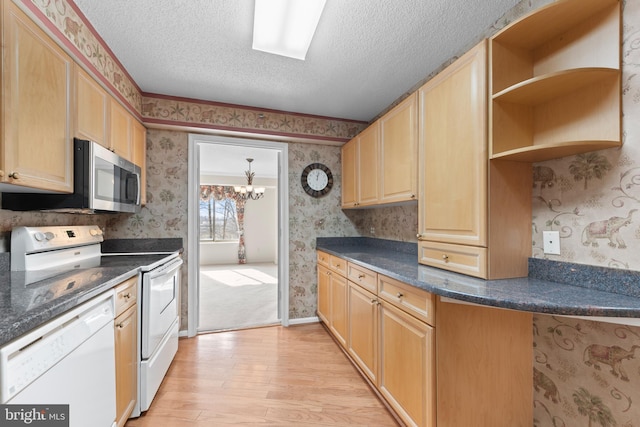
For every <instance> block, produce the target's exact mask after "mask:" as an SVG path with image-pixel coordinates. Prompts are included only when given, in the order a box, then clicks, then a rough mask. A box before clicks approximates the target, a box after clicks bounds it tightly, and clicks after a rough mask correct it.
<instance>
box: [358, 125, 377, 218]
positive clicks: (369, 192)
mask: <svg viewBox="0 0 640 427" xmlns="http://www.w3.org/2000/svg"><path fill="white" fill-rule="evenodd" d="M379 130H380V124H379V122H376V123H374V124H373V125H371V126H369V127H368V128H367V129H365V130H364V131H363V132H362V133H361V134H360V136H358V140H359V146H358V172H359V177H358V182H359V185H358V188H359V191H358V201H359V203H360V204H361V205H372V204H375V203H377V202H378V168H379V165H378V146H379V145H378V140H379V138H380V131H379Z"/></svg>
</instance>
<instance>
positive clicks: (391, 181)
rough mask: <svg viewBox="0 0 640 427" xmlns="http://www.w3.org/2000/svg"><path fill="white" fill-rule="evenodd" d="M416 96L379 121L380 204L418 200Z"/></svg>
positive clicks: (409, 98)
mask: <svg viewBox="0 0 640 427" xmlns="http://www.w3.org/2000/svg"><path fill="white" fill-rule="evenodd" d="M417 99H418V98H417V95H416V94H415V93H413V94H412V95H411V96H409V97H408V98H407V99H405V100H404V101H402V103H400V104H398V105H397V106H396V107H394V108H393V109H392V110H391V111H390V112H388V113H387V114H385V115H384V116H383V117H382V118H381V119H380V174H381V176H380V202H381V203H393V202H398V201H406V200H415V199H416V193H417V187H418V172H417V170H418V160H417V155H418V102H417Z"/></svg>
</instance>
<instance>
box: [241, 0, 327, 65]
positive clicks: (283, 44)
mask: <svg viewBox="0 0 640 427" xmlns="http://www.w3.org/2000/svg"><path fill="white" fill-rule="evenodd" d="M325 3H326V0H255V12H254V18H253V49H255V50H261V51H264V52H268V53H273V54H275V55H282V56H288V57H290V58H296V59H301V60H304V59H305V58H306V56H307V50H309V45H310V44H311V39H312V38H313V35H314V34H315V32H316V27H317V26H318V21H319V20H320V15H322V11H323V9H324V5H325Z"/></svg>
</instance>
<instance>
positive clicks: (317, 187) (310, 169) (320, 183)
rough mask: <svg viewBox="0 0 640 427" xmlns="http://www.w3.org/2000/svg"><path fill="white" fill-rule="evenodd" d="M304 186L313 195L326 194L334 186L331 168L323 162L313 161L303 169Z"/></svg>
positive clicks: (302, 180) (301, 179) (301, 181)
mask: <svg viewBox="0 0 640 427" xmlns="http://www.w3.org/2000/svg"><path fill="white" fill-rule="evenodd" d="M300 183H301V184H302V188H303V189H304V191H306V193H307V194H308V195H310V196H311V197H321V196H324V195H325V194H327V193H328V192H329V190H331V187H333V175H332V174H331V170H330V169H329V168H328V167H326V166H325V165H323V164H322V163H311V164H310V165H309V166H307V167H306V168H304V170H303V171H302V177H301V178H300Z"/></svg>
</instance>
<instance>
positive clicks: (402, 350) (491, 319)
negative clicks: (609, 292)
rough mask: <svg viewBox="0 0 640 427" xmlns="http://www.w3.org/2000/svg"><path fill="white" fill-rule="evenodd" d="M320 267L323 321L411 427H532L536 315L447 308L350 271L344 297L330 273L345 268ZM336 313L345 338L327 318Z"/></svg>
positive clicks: (409, 289)
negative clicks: (341, 319)
mask: <svg viewBox="0 0 640 427" xmlns="http://www.w3.org/2000/svg"><path fill="white" fill-rule="evenodd" d="M329 257H331V258H329ZM320 258H321V252H318V262H319V264H318V315H319V317H320V319H321V320H322V321H323V322H324V323H325V325H326V326H327V328H328V330H329V331H330V333H331V334H332V335H333V336H334V337H335V338H336V340H337V341H338V342H339V343H340V344H341V345H342V346H343V347H344V350H345V352H346V353H347V355H348V356H349V358H350V359H351V360H352V362H353V363H354V364H355V365H356V366H357V367H358V368H359V369H360V371H361V372H362V373H363V375H364V376H366V378H367V379H368V380H369V382H370V383H371V385H372V386H373V387H375V388H376V390H377V391H378V393H379V395H380V396H381V397H382V398H383V399H384V400H385V401H386V403H387V404H388V406H389V407H390V408H391V409H392V410H393V412H395V415H396V416H397V417H398V418H399V419H400V420H401V421H402V423H403V424H405V425H407V426H420V427H434V426H438V427H467V426H492V427H493V426H509V427H518V426H531V424H532V422H533V358H532V343H533V329H532V326H533V323H532V314H531V313H526V312H520V311H513V310H504V309H499V308H493V307H487V306H479V305H472V304H466V303H462V302H460V301H457V302H456V301H454V300H447V299H446V298H444V299H443V298H441V297H437V296H436V295H434V294H431V293H429V292H426V291H424V290H423V289H419V288H417V287H415V286H411V285H408V284H407V283H403V282H401V281H398V280H396V279H393V278H391V277H387V276H385V275H382V274H377V273H375V272H374V271H371V270H369V269H366V268H364V267H361V266H360V265H358V264H354V263H350V262H349V263H347V272H348V273H347V277H348V280H347V289H348V292H347V293H343V292H342V289H343V288H342V286H336V285H332V284H331V280H332V279H331V278H332V276H333V275H334V274H335V273H334V274H327V272H330V270H329V269H328V268H327V267H325V266H324V265H330V264H333V265H334V266H338V265H339V266H340V267H341V268H343V267H344V263H346V261H344V260H342V262H341V263H340V262H339V261H338V260H339V258H337V257H335V256H333V255H327V254H322V258H323V259H322V260H321V259H320ZM331 261H332V262H331ZM322 264H324V265H322ZM323 275H325V276H326V277H323ZM338 277H340V278H341V279H340V283H341V284H342V283H343V282H342V279H343V278H342V276H340V275H338ZM373 277H375V278H376V279H377V280H376V284H377V286H376V287H375V291H372V286H371V283H372V278H373ZM335 290H337V292H338V295H339V297H335V296H334V297H333V298H331V297H329V296H328V294H330V293H331V292H334V291H335ZM334 303H336V304H338V305H339V307H338V308H337V312H338V313H343V312H344V315H345V316H346V319H347V330H346V331H345V333H342V332H339V333H336V331H337V330H338V329H337V328H336V325H337V324H336V322H335V320H334V319H331V318H329V319H328V318H327V316H324V315H323V314H322V313H323V312H325V313H326V312H328V313H332V314H333V313H335V312H336V311H334V309H335V307H332V305H333V304H334ZM343 310H344V311H343ZM341 316H342V314H341ZM329 317H330V316H329ZM436 327H437V330H436ZM345 343H346V345H345Z"/></svg>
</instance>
